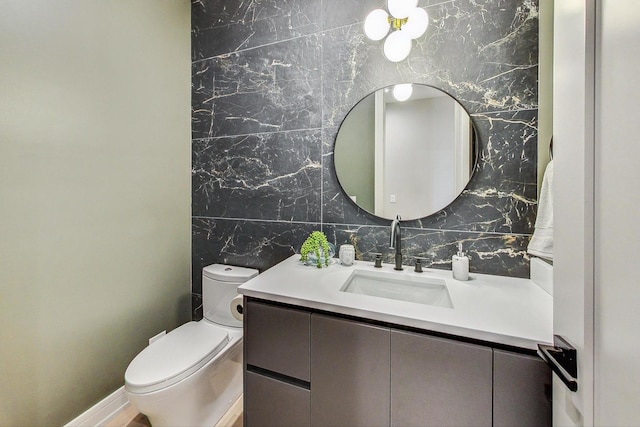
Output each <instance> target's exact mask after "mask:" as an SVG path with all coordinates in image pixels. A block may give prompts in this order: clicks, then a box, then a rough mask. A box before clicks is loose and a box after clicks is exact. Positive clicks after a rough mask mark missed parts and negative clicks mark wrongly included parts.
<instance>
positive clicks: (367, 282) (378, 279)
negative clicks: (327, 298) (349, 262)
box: [340, 270, 453, 308]
mask: <svg viewBox="0 0 640 427" xmlns="http://www.w3.org/2000/svg"><path fill="white" fill-rule="evenodd" d="M340 291H341V292H349V293H352V294H361V295H369V296H372V297H378V298H387V299H393V300H398V301H408V302H413V303H418V304H425V305H432V306H436V307H446V308H453V303H452V302H451V296H450V295H449V290H448V289H447V284H446V282H445V281H444V280H442V279H438V278H436V277H429V276H408V275H403V274H402V273H396V272H383V271H380V272H378V271H370V270H354V271H353V273H351V275H350V276H349V278H348V279H347V280H346V282H345V284H344V286H342V288H340Z"/></svg>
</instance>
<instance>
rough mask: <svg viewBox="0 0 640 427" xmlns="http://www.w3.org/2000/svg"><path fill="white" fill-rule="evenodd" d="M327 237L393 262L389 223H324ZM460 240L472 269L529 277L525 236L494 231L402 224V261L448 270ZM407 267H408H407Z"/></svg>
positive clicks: (358, 252)
mask: <svg viewBox="0 0 640 427" xmlns="http://www.w3.org/2000/svg"><path fill="white" fill-rule="evenodd" d="M323 230H324V232H325V234H326V235H327V238H328V239H329V241H331V242H335V243H336V247H339V245H341V244H344V243H350V244H353V245H354V246H355V247H356V258H357V259H361V260H366V261H372V260H373V259H374V258H375V255H374V254H375V253H382V254H383V260H384V261H383V262H385V263H387V264H393V263H394V256H395V252H394V250H393V249H389V232H390V229H389V227H370V226H344V225H329V224H326V225H325V226H324V228H323ZM459 242H462V244H463V247H464V250H465V252H466V253H467V255H468V256H469V258H470V261H469V271H470V272H472V273H484V274H495V275H500V276H511V277H529V257H528V255H527V254H526V248H527V245H528V243H529V237H528V236H522V235H508V234H494V233H460V232H455V231H441V230H424V229H415V228H406V227H405V228H402V254H403V256H404V261H403V264H404V265H406V266H413V265H414V264H415V257H416V256H419V257H425V258H428V260H429V261H428V262H427V264H426V265H427V267H429V268H437V269H443V270H451V257H452V256H453V255H454V254H455V253H456V252H457V245H458V243H459ZM407 268H410V267H407Z"/></svg>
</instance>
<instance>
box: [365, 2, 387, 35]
mask: <svg viewBox="0 0 640 427" xmlns="http://www.w3.org/2000/svg"><path fill="white" fill-rule="evenodd" d="M390 26H391V24H390V23H389V14H388V13H387V11H386V10H383V9H375V10H372V11H371V12H370V13H369V14H368V15H367V18H366V19H365V20H364V33H365V34H366V36H367V37H369V38H370V39H371V40H382V39H383V38H384V36H386V35H387V33H388V32H389V27H390Z"/></svg>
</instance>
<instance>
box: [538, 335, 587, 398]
mask: <svg viewBox="0 0 640 427" xmlns="http://www.w3.org/2000/svg"><path fill="white" fill-rule="evenodd" d="M538 355H539V356H540V357H541V358H542V360H544V361H545V362H547V365H549V366H550V367H551V369H552V370H553V372H555V373H556V374H557V375H558V377H560V379H561V380H562V382H563V383H565V385H566V386H567V387H568V388H569V390H571V391H577V390H578V362H577V358H576V355H577V352H576V349H575V348H574V347H573V346H572V345H571V344H569V343H568V342H567V340H565V339H564V338H562V337H561V336H559V335H554V336H553V345H544V344H538Z"/></svg>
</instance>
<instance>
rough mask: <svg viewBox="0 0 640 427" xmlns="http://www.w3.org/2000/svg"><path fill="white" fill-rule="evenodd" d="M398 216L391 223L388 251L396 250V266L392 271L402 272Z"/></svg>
mask: <svg viewBox="0 0 640 427" xmlns="http://www.w3.org/2000/svg"><path fill="white" fill-rule="evenodd" d="M401 219H402V218H400V215H396V219H394V220H393V222H392V223H391V235H390V239H389V249H395V250H396V266H395V267H394V268H393V269H394V270H402V251H401V238H400V220H401Z"/></svg>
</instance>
